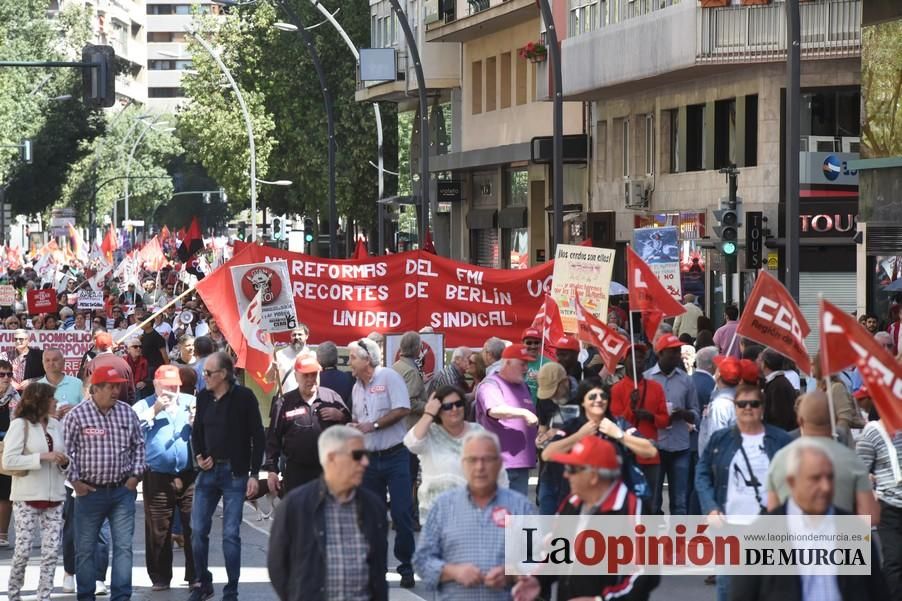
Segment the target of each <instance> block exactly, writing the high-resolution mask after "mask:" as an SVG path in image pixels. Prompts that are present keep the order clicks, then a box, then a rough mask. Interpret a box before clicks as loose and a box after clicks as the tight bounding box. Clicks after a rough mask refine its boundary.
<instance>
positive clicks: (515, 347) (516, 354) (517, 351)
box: [501, 344, 533, 363]
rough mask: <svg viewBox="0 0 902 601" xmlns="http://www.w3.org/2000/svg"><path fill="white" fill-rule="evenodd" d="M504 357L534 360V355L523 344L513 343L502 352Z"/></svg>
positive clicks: (527, 360) (526, 360)
mask: <svg viewBox="0 0 902 601" xmlns="http://www.w3.org/2000/svg"><path fill="white" fill-rule="evenodd" d="M501 358H502V359H519V360H520V361H525V362H527V363H529V362H530V361H532V360H533V356H532V355H531V354H530V353H529V351H527V350H526V347H525V346H523V345H522V344H512V345H510V346H508V347H506V348H505V349H504V351H503V352H502V353H501Z"/></svg>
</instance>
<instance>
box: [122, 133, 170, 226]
mask: <svg viewBox="0 0 902 601" xmlns="http://www.w3.org/2000/svg"><path fill="white" fill-rule="evenodd" d="M159 118H160V117H159V116H157V117H155V118H154V120H153V121H152V122H151V123H150V125H147V124H146V123H145V126H144V129H143V130H142V131H141V133H140V134H139V135H138V137H137V139H136V140H135V143H134V144H132V150H131V152H130V153H129V155H128V161H126V163H125V206H124V209H125V220H126V221H129V216H128V198H129V195H128V192H129V189H128V182H129V174H130V172H131V169H132V160H133V159H134V158H135V152H136V151H137V150H138V145H140V144H141V140H143V139H144V136H145V135H146V134H147V132H148V131H150V130H151V129H156V127H157V126H163V125H168V124H169V122H168V121H158V119H159ZM159 131H162V132H171V131H175V128H174V127H168V128H165V129H163V130H159Z"/></svg>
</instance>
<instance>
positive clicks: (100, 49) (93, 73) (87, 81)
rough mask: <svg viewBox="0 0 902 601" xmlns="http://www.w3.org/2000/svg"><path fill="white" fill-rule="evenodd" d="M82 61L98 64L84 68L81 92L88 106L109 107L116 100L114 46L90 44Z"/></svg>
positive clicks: (83, 54) (82, 54)
mask: <svg viewBox="0 0 902 601" xmlns="http://www.w3.org/2000/svg"><path fill="white" fill-rule="evenodd" d="M81 62H83V63H90V64H94V65H97V66H96V67H84V68H83V69H82V80H81V82H82V83H81V93H82V100H83V101H84V103H85V104H86V105H87V106H92V107H102V108H109V107H111V106H113V104H115V102H116V52H115V51H114V50H113V47H112V46H97V45H94V44H88V45H87V46H85V47H84V48H83V49H82V51H81Z"/></svg>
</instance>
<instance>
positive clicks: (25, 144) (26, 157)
mask: <svg viewBox="0 0 902 601" xmlns="http://www.w3.org/2000/svg"><path fill="white" fill-rule="evenodd" d="M19 158H20V159H21V161H22V162H23V163H25V164H27V165H31V162H32V159H33V158H34V147H33V146H32V143H31V140H28V139H25V140H22V145H21V146H20V147H19Z"/></svg>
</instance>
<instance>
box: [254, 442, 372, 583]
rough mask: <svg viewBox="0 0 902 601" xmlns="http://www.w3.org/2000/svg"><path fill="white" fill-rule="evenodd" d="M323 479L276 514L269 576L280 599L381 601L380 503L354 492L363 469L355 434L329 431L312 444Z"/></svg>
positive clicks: (365, 460)
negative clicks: (315, 450) (321, 468)
mask: <svg viewBox="0 0 902 601" xmlns="http://www.w3.org/2000/svg"><path fill="white" fill-rule="evenodd" d="M317 446H318V450H319V458H320V463H321V464H322V466H323V477H322V478H318V479H316V480H314V481H312V482H308V483H307V484H304V485H303V486H301V487H299V488H296V489H294V490H293V491H292V492H291V493H290V494H289V495H288V496H287V497H285V499H284V500H283V501H282V503H280V504H279V507H278V508H277V509H276V517H275V523H274V524H273V527H272V530H271V537H270V539H269V555H268V560H267V565H268V568H269V578H270V580H271V581H272V585H273V588H274V589H275V590H276V593H277V594H278V595H279V599H281V601H308V600H310V601H325V600H326V599H342V600H343V601H363V600H373V601H387V599H388V585H387V584H386V581H385V573H386V570H387V565H386V562H387V559H388V523H387V520H386V516H385V502H384V500H383V499H381V498H379V497H378V496H376V495H375V494H374V493H372V492H370V491H368V490H366V489H365V488H363V487H361V486H360V484H361V482H363V474H364V472H365V471H366V468H367V465H369V452H368V451H367V450H366V444H365V443H364V437H363V434H362V433H361V432H360V431H359V430H356V429H354V428H351V427H348V426H333V427H331V428H329V429H328V430H326V431H325V432H323V433H322V435H320V437H319V441H318V442H317Z"/></svg>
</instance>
